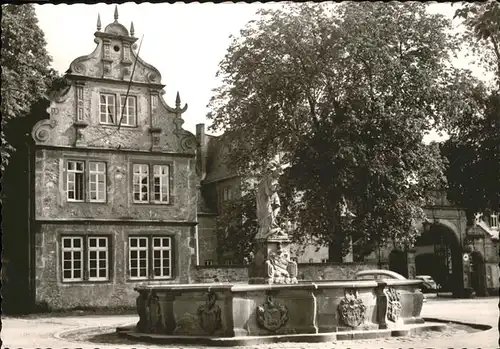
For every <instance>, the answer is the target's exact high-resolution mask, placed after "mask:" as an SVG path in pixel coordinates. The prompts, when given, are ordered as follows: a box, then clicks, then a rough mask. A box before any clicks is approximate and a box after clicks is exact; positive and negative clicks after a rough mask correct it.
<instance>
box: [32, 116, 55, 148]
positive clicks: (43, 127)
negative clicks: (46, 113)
mask: <svg viewBox="0 0 500 349" xmlns="http://www.w3.org/2000/svg"><path fill="white" fill-rule="evenodd" d="M56 125H57V121H56V120H42V121H39V122H38V123H37V124H36V125H35V127H33V131H32V132H31V136H32V137H33V139H34V140H35V142H37V143H38V142H39V143H45V142H47V141H48V140H49V138H50V132H51V129H53V128H54V127H56Z"/></svg>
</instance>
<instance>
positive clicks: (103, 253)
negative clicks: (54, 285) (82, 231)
mask: <svg viewBox="0 0 500 349" xmlns="http://www.w3.org/2000/svg"><path fill="white" fill-rule="evenodd" d="M109 241H110V238H109V237H107V236H83V235H81V236H63V237H61V250H62V254H61V255H62V258H61V263H62V281H63V282H78V281H107V280H109V274H110V273H109V266H110V261H109Z"/></svg>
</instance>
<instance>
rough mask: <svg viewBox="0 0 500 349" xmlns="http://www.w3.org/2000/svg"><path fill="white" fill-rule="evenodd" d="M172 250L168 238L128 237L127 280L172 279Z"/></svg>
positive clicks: (170, 240) (169, 238)
mask: <svg viewBox="0 0 500 349" xmlns="http://www.w3.org/2000/svg"><path fill="white" fill-rule="evenodd" d="M172 250H173V249H172V238H171V237H169V236H130V237H129V254H128V255H129V278H130V279H131V280H145V279H170V278H172V277H173V267H172Z"/></svg>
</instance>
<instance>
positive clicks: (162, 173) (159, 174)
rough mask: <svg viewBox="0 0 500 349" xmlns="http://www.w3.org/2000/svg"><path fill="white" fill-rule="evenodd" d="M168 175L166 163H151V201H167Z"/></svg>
mask: <svg viewBox="0 0 500 349" xmlns="http://www.w3.org/2000/svg"><path fill="white" fill-rule="evenodd" d="M169 176H170V174H169V166H168V165H153V201H155V202H165V203H168V200H169V197H170V195H169V190H170V188H169Z"/></svg>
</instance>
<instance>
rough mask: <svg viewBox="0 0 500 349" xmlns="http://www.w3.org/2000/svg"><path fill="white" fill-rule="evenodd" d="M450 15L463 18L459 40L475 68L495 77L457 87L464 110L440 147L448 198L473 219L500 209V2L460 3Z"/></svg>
mask: <svg viewBox="0 0 500 349" xmlns="http://www.w3.org/2000/svg"><path fill="white" fill-rule="evenodd" d="M455 16H456V17H459V18H462V19H463V24H464V26H465V32H464V33H465V35H464V36H465V39H466V40H465V42H464V43H465V45H466V47H467V48H468V49H470V52H471V53H472V54H473V56H475V57H477V58H478V59H477V64H478V66H479V67H481V68H483V69H484V70H485V71H489V72H492V73H493V76H494V81H493V84H490V85H489V84H487V83H484V84H483V83H481V84H480V83H477V82H476V83H474V82H472V81H469V82H468V83H463V84H462V85H461V89H462V91H464V93H465V94H467V95H468V96H467V97H466V98H463V99H462V106H461V107H462V109H463V110H464V111H466V112H465V113H463V114H462V115H461V117H460V118H457V119H456V120H455V124H453V125H452V127H451V128H450V138H449V139H448V140H447V141H446V142H445V143H444V144H443V146H442V151H443V154H444V155H445V156H446V157H447V159H448V161H449V166H448V167H447V170H446V174H447V178H448V183H449V190H448V196H449V198H450V199H452V200H453V201H454V202H456V203H458V204H460V205H461V206H463V207H464V208H465V209H466V210H467V213H468V214H469V218H472V217H473V215H474V214H475V213H478V212H480V213H489V212H492V211H498V210H499V209H500V5H499V3H498V2H495V1H489V2H483V3H465V4H462V6H461V7H460V8H459V9H457V11H456V14H455Z"/></svg>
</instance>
